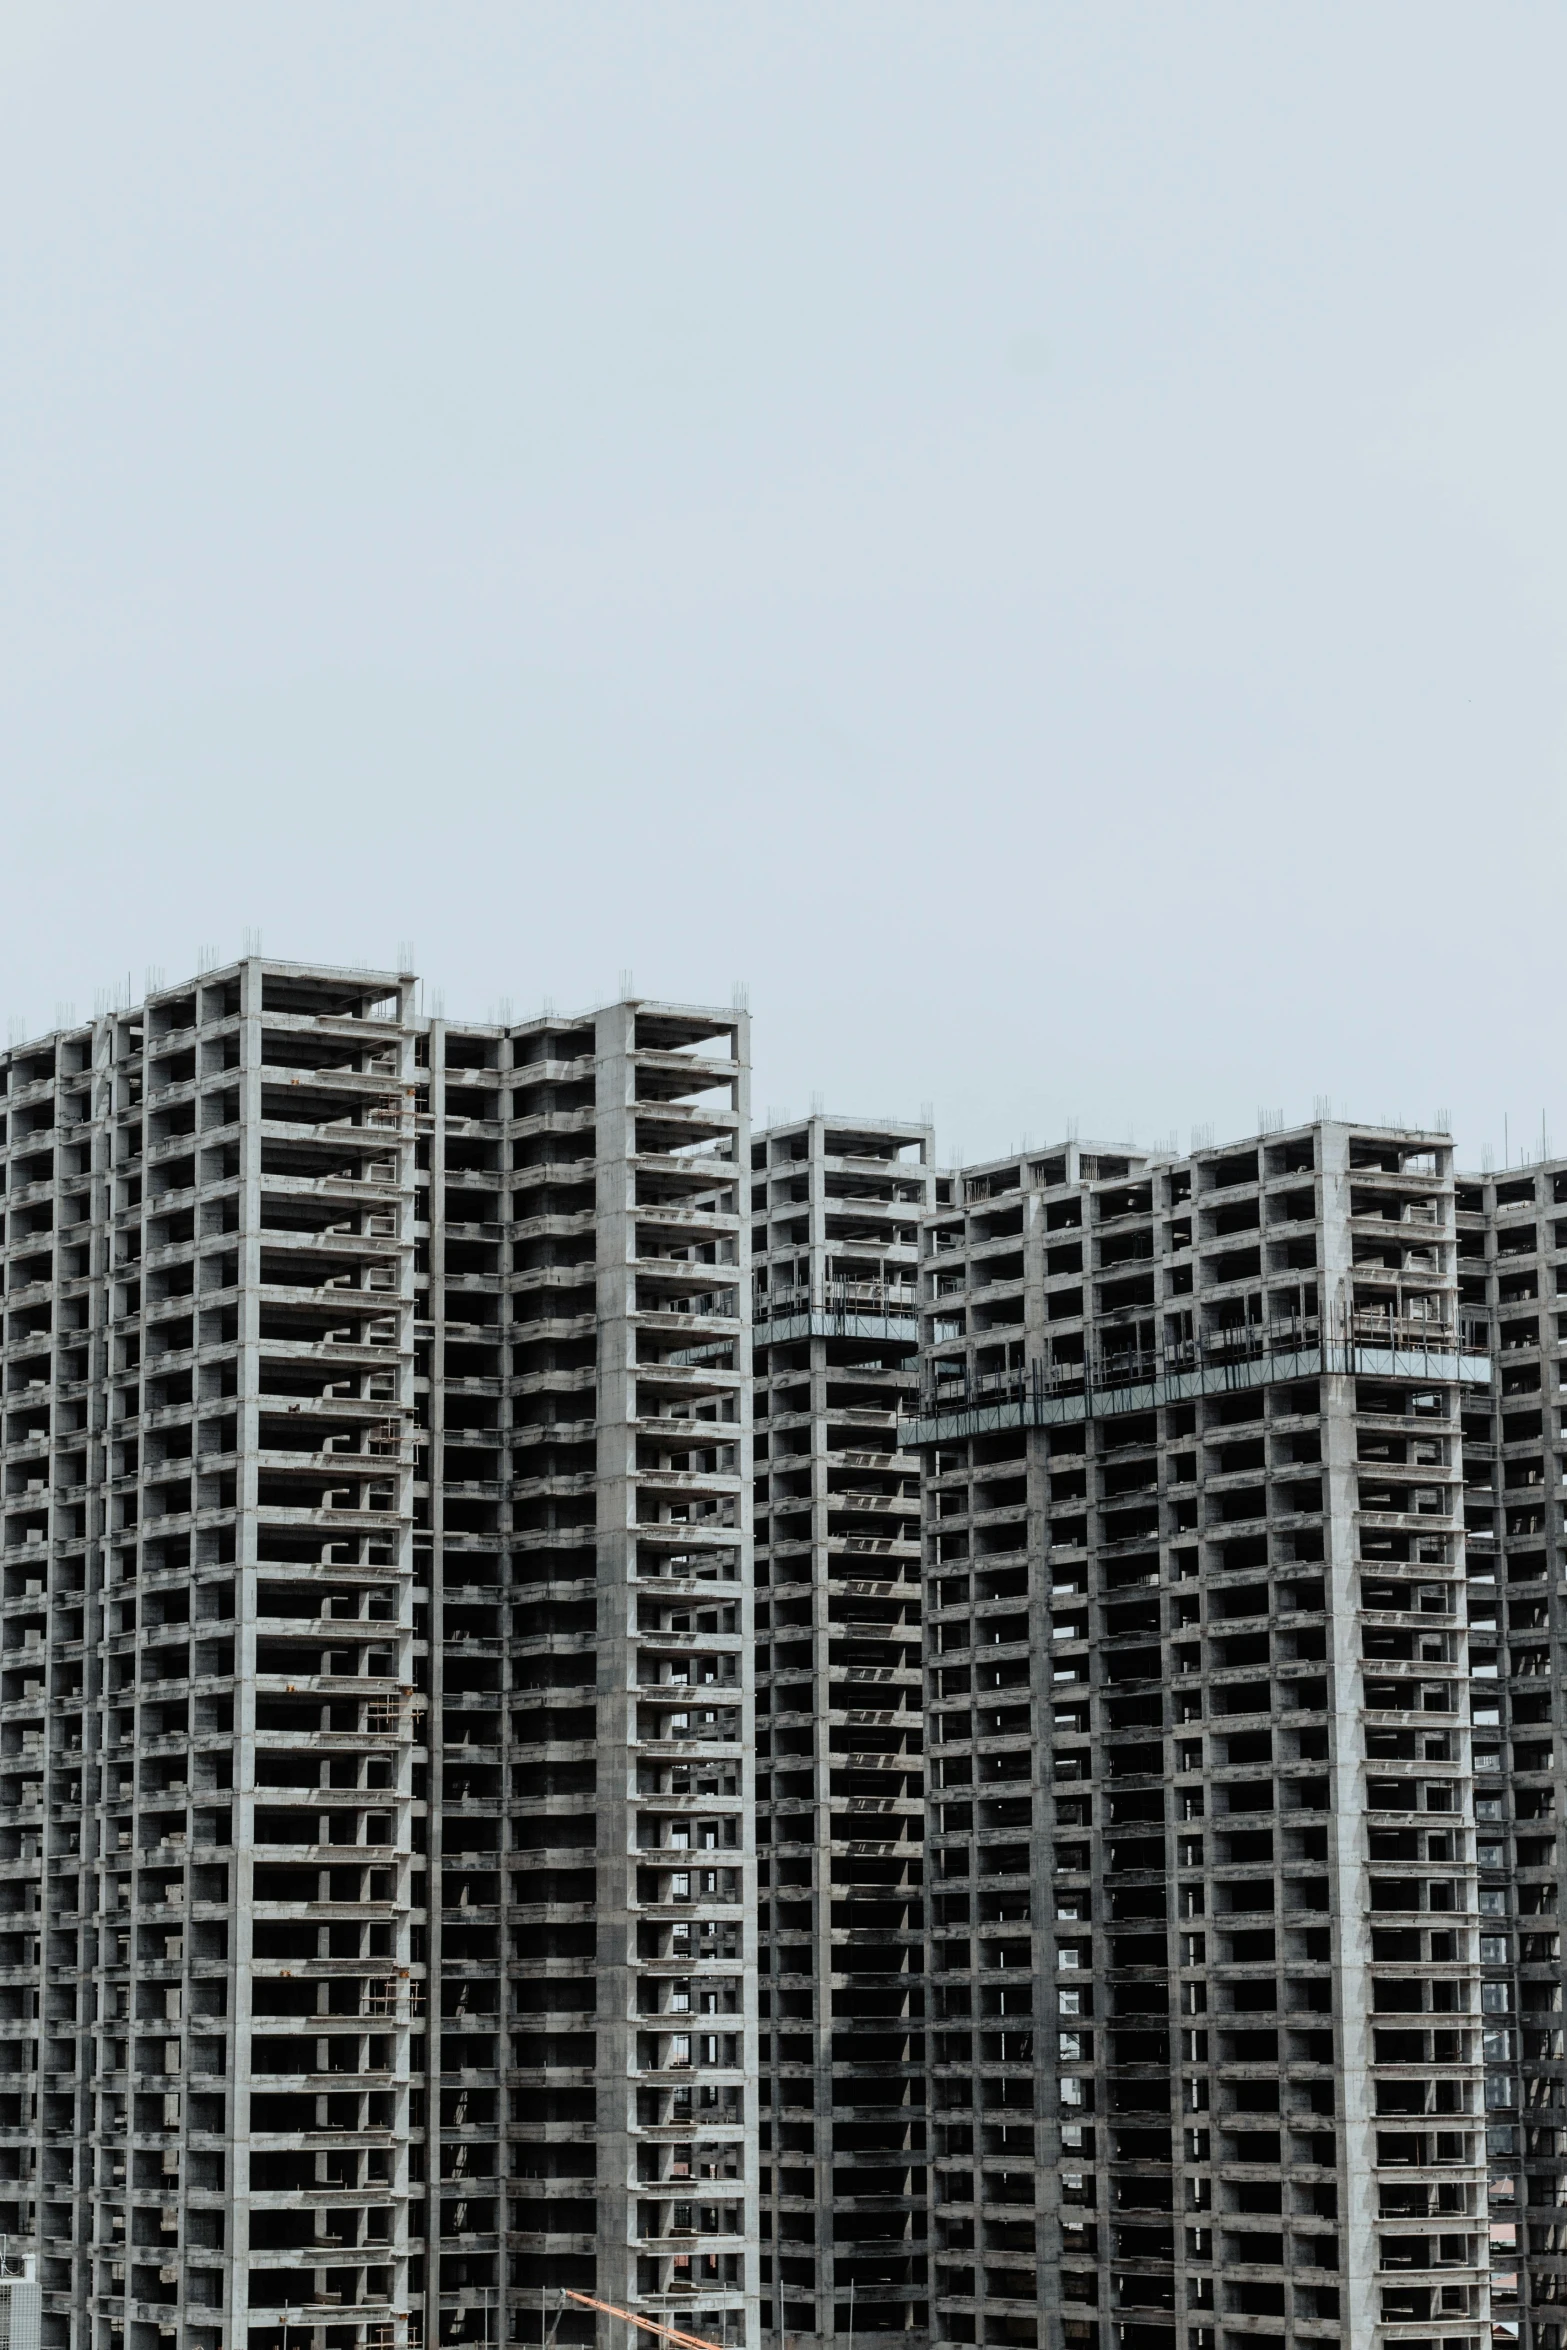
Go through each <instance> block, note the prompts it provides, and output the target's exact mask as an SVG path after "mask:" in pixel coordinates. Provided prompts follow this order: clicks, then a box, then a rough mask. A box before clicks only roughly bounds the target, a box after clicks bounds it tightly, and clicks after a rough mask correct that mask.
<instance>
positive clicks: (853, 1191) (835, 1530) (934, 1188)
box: [750, 1115, 939, 2343]
mask: <svg viewBox="0 0 1567 2350" xmlns="http://www.w3.org/2000/svg"><path fill="white" fill-rule="evenodd" d="M931 1156H932V1144H931V1136H930V1132H929V1130H928V1129H927V1128H923V1127H912V1126H907V1125H896V1124H890V1123H888V1122H886V1121H881V1120H871V1121H867V1120H864V1119H850V1118H828V1117H824V1116H820V1115H817V1116H812V1117H809V1118H803V1119H798V1120H795V1121H793V1122H790V1123H787V1124H783V1125H778V1126H774V1127H773V1128H771V1129H770V1130H769V1131H768V1132H767V1133H765V1134H761V1135H759V1136H758V1137H757V1139H756V1141H755V1142H754V1143H753V1145H752V1149H751V1198H750V1206H751V1216H752V1227H751V1257H752V1266H753V1272H754V1279H755V1295H754V1302H753V1315H754V1320H753V1330H752V1337H753V1344H754V1350H755V1353H754V1360H755V1380H754V1396H755V1411H756V1427H757V1433H756V1589H757V1599H756V1636H757V1710H758V1728H757V1745H758V1766H757V1767H758V1778H757V1842H758V1848H759V1860H758V1876H759V1879H760V1893H759V1899H760V1902H761V1905H762V1918H763V1921H764V1925H765V1933H764V1936H763V1941H764V1946H765V1952H766V1956H765V1964H764V1971H763V1978H762V1982H761V1986H760V1993H759V1996H760V2002H761V2013H762V2026H761V2029H762V2046H763V2059H764V2061H763V2064H762V2088H761V2094H762V2113H761V2175H762V2183H763V2198H762V2238H763V2250H762V2260H763V2273H762V2295H763V2301H762V2310H763V2322H764V2324H765V2325H767V2326H769V2327H770V2328H771V2330H772V2331H773V2332H774V2333H775V2334H776V2335H778V2336H780V2337H786V2338H787V2339H788V2340H789V2341H790V2342H792V2343H803V2342H805V2341H810V2340H818V2339H822V2340H825V2339H830V2338H832V2337H834V2336H837V2337H843V2336H845V2335H847V2334H850V2333H886V2332H896V2333H898V2334H900V2335H905V2336H918V2337H919V2338H920V2339H923V2338H924V2336H925V2332H926V2326H927V2316H928V2310H927V2267H926V2241H925V2237H926V2183H927V2153H928V2149H927V2144H926V2125H925V2111H924V2057H925V2043H924V2029H925V2026H924V1979H923V1922H924V1911H923V1830H924V1756H923V1735H922V1732H923V1689H922V1683H921V1645H920V1643H921V1632H920V1613H921V1587H920V1527H919V1511H920V1495H919V1469H918V1463H917V1462H916V1461H915V1460H913V1459H912V1458H909V1457H907V1456H905V1455H904V1454H903V1452H902V1451H901V1450H900V1440H899V1430H900V1428H901V1426H902V1425H903V1420H902V1418H901V1417H900V1415H904V1414H906V1413H908V1412H909V1411H911V1410H912V1409H913V1408H914V1405H915V1402H916V1400H917V1392H918V1345H919V1319H918V1301H919V1229H920V1224H921V1220H922V1218H923V1217H924V1215H925V1214H926V1212H927V1211H928V1210H929V1209H930V1208H931V1207H932V1206H934V1205H935V1204H936V1202H937V1197H938V1188H939V1187H938V1181H937V1178H936V1176H935V1174H934V1172H933V1169H932V1165H931Z"/></svg>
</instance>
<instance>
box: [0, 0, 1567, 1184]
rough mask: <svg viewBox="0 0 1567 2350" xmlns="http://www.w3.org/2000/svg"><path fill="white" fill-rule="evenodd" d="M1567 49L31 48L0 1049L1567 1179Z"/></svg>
mask: <svg viewBox="0 0 1567 2350" xmlns="http://www.w3.org/2000/svg"><path fill="white" fill-rule="evenodd" d="M1564 86H1567V18H1564V16H1563V13H1562V11H1561V9H1560V8H1559V7H1558V6H1556V5H1554V4H1553V5H1550V6H1543V5H1542V6H1529V5H1521V6H1514V5H1502V6H1493V7H1480V6H1475V5H1468V6H1464V7H1455V6H1451V5H1443V4H1441V0H1436V4H1433V0H1419V4H1418V5H1407V6H1406V5H1381V4H1378V0H1355V4H1354V5H1346V6H1335V5H1331V4H1324V0H1311V5H1297V6H1292V7H1259V6H1257V5H1256V4H1255V0H1246V4H1245V5H1237V6H1219V5H1209V4H1205V0H1196V4H1192V5H1185V6H1179V7H1170V6H1164V5H1161V6H1149V7H1144V8H1129V7H1118V6H1113V5H1084V6H1056V5H1048V4H1043V5H1042V4H1040V0H1032V4H1030V5H1026V6H1023V5H1013V4H1010V0H966V4H963V5H949V6H942V7H933V6H929V5H921V4H920V0H893V4H883V0H833V4H832V5H815V4H802V5H760V6H759V5H736V4H735V0H723V4H722V5H705V4H701V0H672V4H667V5H657V4H650V0H636V4H635V5H624V4H621V0H593V4H592V5H587V6H584V5H530V4H528V0H505V4H504V5H490V4H486V0H464V4H463V5H460V6H451V5H441V6H438V5H435V4H434V0H425V4H423V5H420V6H408V5H403V4H400V0H309V4H308V5H296V4H294V0H265V4H264V5H262V4H257V0H252V4H251V5H249V6H239V7H225V8H214V7H212V6H210V5H209V4H207V0H202V4H201V5H190V6H178V5H166V4H163V0H140V4H139V5H137V6H136V7H132V8H127V7H125V6H123V5H118V4H116V5H113V6H105V7H89V6H78V5H74V4H70V0H66V4H63V5H43V6H39V5H34V4H33V0H5V5H4V7H3V8H0V598H3V602H0V757H3V761H4V779H5V781H4V794H5V821H4V833H3V841H4V871H5V879H6V884H7V887H6V895H5V905H6V915H5V921H4V925H3V928H0V1014H3V1015H4V1016H7V1017H15V1018H20V1019H22V1020H24V1021H25V1023H26V1025H27V1029H28V1032H29V1033H32V1032H33V1031H35V1030H38V1029H41V1028H45V1027H48V1026H50V1025H52V1024H53V1022H54V1018H55V1007H56V1005H57V1003H59V1002H61V1001H74V1002H75V1003H76V1004H77V1006H78V1007H79V1009H80V1010H81V1012H82V1013H84V1014H85V1013H86V1012H88V1011H89V1010H90V1009H91V1006H92V1000H93V995H94V991H95V989H96V988H99V987H103V986H108V985H110V984H112V983H113V981H114V980H115V978H116V976H118V977H119V978H120V979H121V980H122V982H123V977H124V974H125V973H126V972H127V971H129V972H131V973H132V974H133V975H134V982H135V985H136V986H137V988H138V989H139V987H140V985H141V981H142V975H143V971H144V968H145V967H146V966H147V965H148V964H161V965H164V966H166V967H167V969H168V972H169V975H170V977H171V978H172V977H174V976H176V974H177V973H178V972H179V971H181V970H183V969H184V968H186V967H188V966H190V965H192V964H193V962H194V959H195V955H196V950H197V947H198V944H200V943H203V942H207V941H211V942H212V943H214V944H216V945H217V946H218V947H219V948H220V949H221V950H222V951H223V953H224V954H225V955H228V954H232V953H237V952H238V949H239V944H240V935H241V930H242V927H244V926H247V925H254V926H257V927H259V928H260V929H261V930H262V932H263V935H264V941H265V945H266V948H267V950H268V951H269V952H272V953H276V954H286V955H297V956H319V957H323V958H326V959H330V960H342V961H350V960H355V959H359V958H366V959H371V960H374V961H376V962H386V961H390V960H391V959H392V958H393V956H394V953H395V949H396V945H397V942H398V941H399V940H400V939H404V938H412V939H414V940H415V941H416V942H417V948H418V959H419V967H420V968H421V969H422V970H423V971H424V973H425V974H426V976H427V980H428V982H429V984H430V985H431V986H434V987H440V988H441V989H442V990H443V991H444V995H445V1001H446V1004H447V1007H448V1009H449V1010H450V1011H452V1012H453V1013H460V1012H472V1013H475V1014H478V1015H481V1016H482V1015H483V1014H484V1013H485V1012H486V1011H487V1009H489V1008H490V1007H491V1006H492V1005H494V1004H495V1003H496V1002H497V1000H498V999H500V998H501V997H505V996H509V997H511V998H512V999H513V1001H514V1003H515V1004H516V1006H517V1008H518V1009H519V1011H524V1010H533V1009H537V1008H538V1006H539V1004H540V1003H541V1001H542V999H543V997H544V996H545V995H546V994H548V995H551V996H553V997H554V999H555V1000H556V1001H557V1002H558V1003H561V1004H566V1005H570V1004H576V1003H584V1002H588V1001H593V1000H598V999H601V998H602V997H604V996H606V995H608V994H611V993H613V992H614V990H615V988H616V984H617V979H618V975H619V973H620V971H621V970H622V969H623V968H627V967H629V968H630V969H631V970H632V971H633V972H634V974H635V982H636V985H637V986H638V987H639V988H640V989H642V990H643V991H644V992H647V993H655V992H656V993H660V994H667V995H673V996H676V997H681V998H703V999H705V998H708V997H717V998H718V999H719V1000H721V1001H727V1000H728V996H729V989H730V984H731V981H732V980H733V979H735V978H737V977H739V978H743V979H745V980H747V981H748V982H749V985H750V990H751V1003H752V1009H753V1012H754V1014H755V1042H756V1056H757V1105H758V1109H759V1111H760V1110H764V1109H765V1108H766V1107H767V1106H768V1105H769V1104H775V1105H780V1106H784V1107H788V1108H792V1109H796V1110H798V1109H803V1108H804V1107H805V1106H806V1105H807V1102H808V1099H809V1096H810V1095H811V1094H812V1093H813V1092H818V1091H819V1092H822V1093H824V1094H825V1095H826V1097H827V1099H828V1102H829V1105H831V1106H838V1107H844V1108H851V1107H860V1108H864V1109H868V1110H876V1111H888V1112H895V1113H899V1114H905V1115H910V1116H912V1115H916V1114H917V1113H918V1108H919V1105H920V1103H921V1102H922V1101H926V1100H930V1101H933V1102H934V1104H935V1107H936V1114H937V1119H938V1124H939V1128H940V1131H941V1135H942V1139H943V1143H944V1145H946V1146H947V1147H948V1148H954V1147H960V1148H961V1149H962V1150H963V1151H964V1152H966V1153H967V1154H968V1155H969V1156H971V1157H972V1156H978V1155H980V1154H981V1153H989V1152H996V1151H1003V1150H1006V1149H1009V1148H1010V1147H1011V1146H1012V1144H1013V1142H1014V1141H1017V1140H1020V1139H1021V1138H1022V1137H1023V1136H1024V1135H1025V1134H1028V1135H1031V1136H1032V1137H1033V1138H1034V1139H1035V1140H1039V1139H1042V1138H1043V1137H1044V1136H1045V1135H1046V1134H1049V1133H1053V1132H1059V1131H1060V1130H1061V1128H1062V1127H1063V1126H1064V1124H1065V1123H1066V1121H1067V1120H1068V1119H1072V1118H1075V1119H1076V1120H1077V1121H1078V1124H1079V1126H1080V1129H1081V1131H1082V1132H1084V1133H1085V1134H1087V1133H1099V1134H1105V1135H1109V1136H1111V1137H1112V1138H1117V1139H1120V1138H1125V1137H1126V1136H1128V1135H1130V1134H1132V1133H1135V1134H1136V1135H1137V1137H1138V1138H1139V1139H1141V1140H1144V1141H1147V1140H1150V1139H1153V1138H1156V1137H1164V1136H1168V1135H1170V1134H1171V1133H1175V1132H1178V1133H1179V1135H1180V1136H1181V1138H1182V1141H1183V1142H1184V1140H1185V1139H1186V1137H1187V1134H1188V1132H1189V1129H1190V1127H1191V1126H1192V1124H1193V1123H1196V1122H1203V1123H1207V1122H1211V1123H1212V1124H1213V1125H1214V1127H1215V1130H1216V1132H1217V1134H1218V1135H1219V1136H1220V1137H1221V1138H1222V1137H1223V1136H1225V1135H1226V1134H1230V1133H1236V1132H1240V1131H1242V1130H1244V1129H1245V1128H1247V1127H1249V1126H1251V1125H1252V1124H1253V1122H1254V1120H1255V1115H1256V1111H1257V1108H1258V1106H1259V1105H1262V1106H1264V1107H1266V1108H1268V1109H1270V1110H1271V1109H1275V1108H1277V1109H1282V1110H1284V1111H1285V1113H1286V1114H1287V1115H1288V1116H1289V1117H1291V1118H1295V1117H1300V1116H1307V1115H1309V1114H1310V1113H1311V1109H1312V1104H1313V1097H1314V1096H1316V1095H1318V1094H1328V1095H1330V1096H1331V1097H1332V1098H1333V1100H1334V1102H1335V1103H1336V1104H1339V1103H1341V1104H1344V1105H1346V1106H1347V1107H1349V1108H1350V1109H1351V1110H1353V1111H1356V1112H1358V1113H1359V1114H1362V1115H1371V1116H1379V1115H1383V1114H1386V1115H1389V1116H1402V1117H1404V1118H1405V1119H1407V1120H1409V1121H1416V1120H1420V1119H1424V1118H1427V1117H1429V1116H1431V1115H1432V1114H1433V1112H1434V1111H1435V1109H1436V1108H1437V1106H1438V1105H1446V1106H1448V1107H1449V1108H1450V1109H1451V1111H1452V1113H1453V1115H1454V1118H1455V1121H1456V1124H1457V1127H1458V1132H1459V1136H1460V1141H1461V1143H1462V1144H1463V1145H1464V1147H1465V1149H1466V1151H1467V1152H1468V1153H1470V1154H1471V1155H1477V1154H1478V1151H1479V1147H1480V1145H1481V1144H1482V1143H1483V1142H1486V1141H1489V1142H1491V1143H1492V1144H1494V1146H1495V1147H1496V1150H1497V1152H1498V1156H1499V1155H1500V1149H1501V1143H1502V1132H1503V1119H1504V1116H1506V1117H1509V1118H1510V1120H1511V1136H1512V1141H1513V1144H1514V1146H1515V1149H1516V1146H1517V1144H1518V1141H1519V1139H1520V1136H1521V1135H1522V1134H1525V1133H1527V1134H1529V1135H1531V1136H1535V1137H1537V1136H1538V1132H1539V1124H1540V1117H1541V1113H1542V1109H1543V1111H1544V1112H1545V1115H1546V1118H1547V1123H1548V1124H1549V1125H1551V1127H1552V1130H1553V1140H1554V1141H1555V1143H1556V1144H1557V1145H1558V1146H1559V1147H1561V1148H1564V1149H1567V1083H1564V1074H1567V1073H1564V1069H1563V1057H1562V1052H1561V1048H1560V1032H1561V1028H1562V1024H1563V1011H1562V1006H1563V1000H1564V987H1563V977H1564V971H1567V876H1564V873H1563V857H1562V767H1563V744H1564V736H1563V723H1562V701H1563V670H1564V663H1563V650H1564V630H1567V456H1564V418H1567V288H1564V278H1563V246H1564V228H1567V209H1564V201H1563V196H1564V188H1563V182H1564V176H1567V146H1564V143H1563V140H1562V136H1561V121H1560V110H1561V93H1562V89H1563V87H1564Z"/></svg>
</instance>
